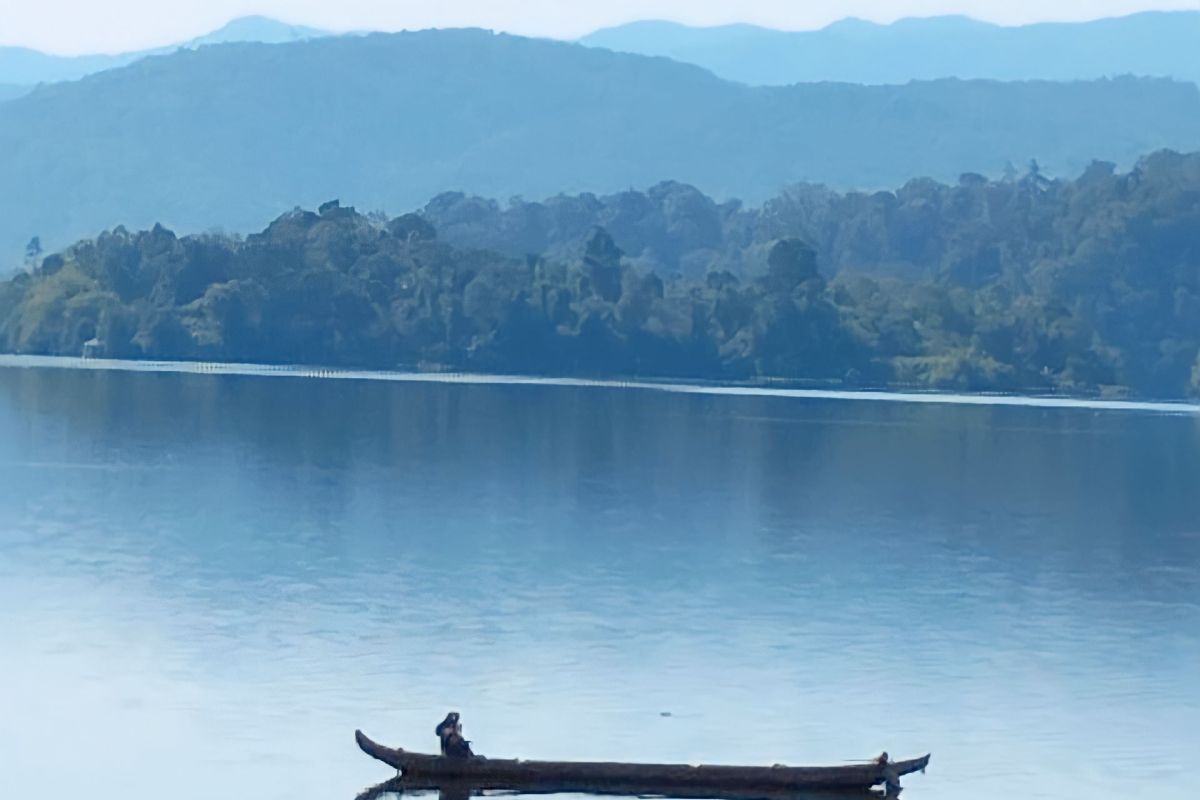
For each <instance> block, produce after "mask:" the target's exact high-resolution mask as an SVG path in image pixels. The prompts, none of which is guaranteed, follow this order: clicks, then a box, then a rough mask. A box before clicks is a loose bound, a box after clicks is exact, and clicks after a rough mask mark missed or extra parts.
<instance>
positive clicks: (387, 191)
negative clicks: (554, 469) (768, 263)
mask: <svg viewBox="0 0 1200 800" xmlns="http://www.w3.org/2000/svg"><path fill="white" fill-rule="evenodd" d="M1159 148H1172V149H1177V150H1193V149H1197V148H1200V90H1198V89H1197V87H1196V86H1195V85H1194V84H1187V83H1179V82H1172V81H1169V80H1164V79H1133V78H1126V79H1121V80H1105V81H1094V82H1078V83H1048V82H1027V83H998V82H987V81H980V82H967V81H959V80H944V81H933V82H917V83H912V84H909V85H905V86H873V87H872V86H855V85H848V84H833V83H825V84H803V85H797V86H793V87H786V88H751V87H746V86H742V85H739V84H736V83H731V82H728V81H724V80H721V79H719V78H717V77H715V76H713V75H712V74H711V73H709V72H707V71H705V70H702V69H700V68H698V67H693V66H690V65H685V64H680V63H677V62H673V61H670V60H667V59H661V58H647V57H643V56H636V55H628V54H622V53H614V52H611V51H608V50H603V49H594V48H587V47H581V46H579V45H576V44H570V43H564V42H555V41H550V40H544V39H526V38H521V37H516V36H508V35H494V34H491V33H488V32H485V31H479V30H447V31H424V32H416V33H402V34H372V35H367V36H355V37H329V38H320V39H314V40H311V41H305V42H297V43H292V44H281V45H264V44H247V43H236V44H225V45H219V46H213V47H205V48H201V49H198V50H191V49H185V50H180V51H178V52H174V53H171V54H169V55H165V56H156V57H151V58H145V59H142V60H140V61H138V62H135V63H134V64H131V65H129V66H127V67H123V68H120V69H114V70H108V71H106V72H102V73H99V74H96V75H92V76H89V77H87V78H84V79H82V80H79V81H73V82H67V83H59V84H51V85H46V86H43V87H40V88H39V89H37V90H35V91H34V92H32V93H31V94H29V95H27V96H25V97H21V98H18V99H16V100H11V101H9V102H7V103H4V104H3V105H0V185H3V186H4V187H5V192H4V193H3V195H2V199H0V253H4V254H13V253H18V252H19V251H20V249H21V248H23V246H24V245H25V243H26V242H28V241H29V240H30V238H31V237H32V236H34V235H38V236H40V237H41V238H42V241H43V243H44V244H45V246H46V247H48V248H49V247H53V246H58V245H61V244H64V243H66V242H68V241H71V240H73V239H76V238H79V237H83V236H92V235H95V234H96V233H97V232H99V231H100V230H101V229H104V228H107V227H111V226H115V225H117V224H125V225H129V226H149V225H153V224H154V223H155V222H162V223H164V224H167V225H170V226H172V227H174V228H175V229H177V230H180V231H181V232H186V231H196V230H204V229H207V228H209V227H212V226H225V227H226V228H228V229H232V230H249V229H254V228H256V227H259V226H261V225H262V224H264V223H265V222H266V221H268V220H270V219H272V218H274V217H275V216H276V215H278V214H279V213H280V212H281V211H283V210H286V209H289V208H292V207H294V206H296V205H298V204H299V205H310V206H315V205H316V204H317V203H320V202H322V201H324V200H327V199H330V198H333V197H338V198H341V199H342V200H343V201H345V202H347V203H353V204H355V205H357V206H359V207H361V208H365V209H368V210H370V209H381V210H386V211H388V212H390V213H397V212H400V211H404V210H408V209H411V208H415V207H417V206H419V205H420V204H422V203H424V202H425V201H426V200H427V199H428V198H429V197H431V196H433V195H436V194H438V193H440V192H443V191H447V190H462V191H466V192H472V193H478V194H482V195H487V196H492V197H501V198H506V197H510V196H512V195H525V196H527V197H530V198H541V197H546V196H551V195H555V194H557V193H559V192H572V193H573V192H581V191H594V192H612V191H619V190H623V189H626V188H630V187H645V186H649V185H652V184H654V183H657V182H658V181H660V180H664V179H670V180H679V181H685V182H688V183H692V184H694V185H696V186H697V187H699V188H700V189H701V190H703V191H705V192H707V193H709V194H712V195H714V196H716V197H718V198H720V199H727V198H731V197H736V198H740V199H742V200H744V201H747V202H750V203H757V202H759V201H761V200H763V199H765V198H766V197H768V196H770V195H772V194H774V193H776V192H778V191H779V190H780V189H781V188H782V187H784V186H786V185H788V184H791V183H794V182H800V181H812V182H824V183H828V184H830V185H832V186H834V187H839V188H850V187H854V188H868V189H871V188H879V187H888V186H893V185H900V184H902V183H904V182H905V181H907V180H908V179H910V178H912V177H914V176H929V177H932V178H936V179H942V180H947V181H951V182H953V181H956V180H957V179H958V176H959V175H960V174H961V173H963V172H968V171H973V172H980V173H985V174H988V175H991V176H996V175H999V174H1001V172H1002V171H1003V170H1004V169H1005V166H1006V162H1011V164H1013V165H1016V167H1017V168H1018V169H1020V170H1021V171H1022V172H1023V171H1024V170H1025V168H1026V165H1027V164H1028V163H1029V160H1030V159H1037V160H1038V162H1039V163H1040V164H1041V166H1042V168H1043V169H1044V170H1046V171H1047V173H1048V174H1058V175H1073V174H1078V173H1079V172H1080V171H1081V170H1082V169H1083V168H1084V167H1085V166H1086V165H1087V164H1088V163H1089V162H1090V161H1091V160H1092V159H1104V160H1109V161H1112V162H1115V163H1117V164H1118V165H1120V166H1128V165H1129V164H1131V163H1132V162H1133V161H1134V160H1135V159H1136V158H1137V157H1139V156H1141V155H1143V154H1145V153H1147V152H1150V151H1153V150H1157V149H1159Z"/></svg>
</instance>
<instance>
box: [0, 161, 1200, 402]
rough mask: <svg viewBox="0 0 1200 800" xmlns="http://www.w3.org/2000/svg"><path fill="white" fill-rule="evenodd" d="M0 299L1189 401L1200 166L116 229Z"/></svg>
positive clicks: (400, 356) (0, 344) (374, 345)
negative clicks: (744, 199)
mask: <svg viewBox="0 0 1200 800" xmlns="http://www.w3.org/2000/svg"><path fill="white" fill-rule="evenodd" d="M27 262H28V265H29V268H28V269H26V270H24V271H22V272H21V273H20V274H18V275H17V276H16V277H14V278H12V279H11V280H8V281H7V282H5V283H3V284H0V350H3V351H5V352H12V353H31V354H54V355H71V356H78V355H80V354H82V353H83V352H84V351H85V349H86V350H87V351H88V352H89V354H94V355H100V356H110V357H122V358H155V359H199V360H236V361H253V362H263V363H308V364H323V365H330V366H354V367H361V368H380V369H395V368H412V367H419V366H430V365H432V366H436V367H440V368H450V369H461V370H477V371H487V372H506V373H526V374H535V375H587V376H597V377H621V376H629V377H633V376H638V377H655V378H688V379H702V380H717V381H753V380H759V379H764V378H773V379H784V380H792V381H801V382H820V383H823V384H836V385H846V386H855V387H889V386H890V387H897V386H903V387H915V388H928V389H942V390H959V391H1002V392H1036V393H1068V394H1077V395H1103V396H1137V397H1153V398H1183V397H1188V396H1191V397H1196V396H1200V154H1179V153H1174V152H1169V151H1163V152H1159V153H1155V154H1153V155H1150V156H1147V157H1146V158H1143V159H1142V160H1141V161H1140V162H1139V163H1138V164H1137V165H1136V166H1135V167H1134V168H1132V169H1131V170H1129V171H1128V172H1123V173H1122V172H1118V171H1117V170H1116V169H1115V168H1114V167H1113V165H1112V164H1107V163H1095V164H1093V165H1092V166H1091V167H1090V168H1089V169H1087V170H1086V171H1085V172H1084V173H1083V174H1082V175H1081V176H1079V177H1078V178H1076V179H1074V180H1050V179H1047V178H1046V177H1045V176H1044V175H1042V174H1041V173H1040V172H1039V171H1038V170H1037V169H1036V165H1031V168H1029V169H1028V170H1027V171H1026V172H1025V174H1024V175H1022V176H1015V175H1014V176H1011V177H1009V178H1006V179H1004V180H997V181H992V180H988V179H986V178H984V177H982V176H979V175H973V174H967V175H963V176H962V177H961V178H960V180H959V181H958V183H957V184H956V185H945V184H940V183H937V182H934V181H930V180H913V181H910V182H909V183H908V184H906V185H905V186H903V187H901V188H900V189H898V190H896V191H894V192H875V193H854V192H851V193H838V192H834V191H831V190H828V189H825V188H822V187H819V186H798V187H795V188H793V189H791V190H789V191H787V192H785V193H783V194H781V195H779V196H778V197H776V198H774V199H772V200H770V201H768V202H766V203H765V204H763V205H762V206H761V207H757V208H745V207H743V206H742V205H741V204H739V203H737V202H727V203H718V202H716V201H714V200H712V199H710V198H708V197H706V196H705V195H703V194H702V193H701V192H699V191H698V190H696V189H694V188H692V187H690V186H687V185H683V184H678V183H663V184H659V185H657V186H654V187H652V188H650V189H648V190H646V191H628V192H623V193H619V194H615V195H610V196H603V197H601V196H595V195H588V194H585V195H578V196H559V197H556V198H551V199H548V200H546V201H543V202H527V201H525V200H522V199H519V198H514V199H512V200H510V201H508V203H507V204H501V203H498V202H496V201H493V200H487V199H483V198H477V197H470V196H466V195H463V194H457V193H448V194H443V195H441V196H439V197H436V198H434V199H433V200H432V201H430V203H429V204H428V205H427V206H426V207H425V208H424V209H422V210H421V211H419V212H417V213H410V214H405V215H402V216H399V217H396V218H392V219H389V218H387V217H386V216H384V215H381V214H361V213H359V212H357V211H355V210H354V209H353V208H348V207H342V206H341V205H340V204H338V203H337V202H330V203H327V204H325V205H323V206H322V207H321V208H320V209H318V210H317V211H315V212H313V211H304V210H299V209H297V210H294V211H292V212H289V213H286V214H284V215H283V216H281V217H279V218H278V219H276V220H275V221H274V222H272V223H271V224H270V225H269V226H268V227H267V228H266V229H265V230H263V231H262V232H260V233H255V234H252V235H249V236H245V237H241V236H230V235H217V234H204V235H192V236H184V237H179V236H176V235H175V234H174V233H172V232H171V231H169V230H167V229H165V228H163V227H162V226H156V227H155V228H154V229H152V230H148V231H140V232H130V231H126V230H125V229H123V228H117V229H115V230H113V231H108V232H106V233H104V234H102V235H100V236H99V237H97V238H95V239H92V240H86V241H81V242H79V243H77V244H75V245H73V246H71V247H69V248H67V249H65V250H64V251H62V252H60V253H54V254H51V255H45V254H43V253H42V252H41V245H40V242H39V241H37V240H36V239H35V240H34V241H31V242H30V247H29V249H28V251H27Z"/></svg>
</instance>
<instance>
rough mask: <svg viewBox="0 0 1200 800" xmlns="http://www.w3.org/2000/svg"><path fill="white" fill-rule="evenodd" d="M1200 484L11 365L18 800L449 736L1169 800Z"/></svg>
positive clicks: (851, 414) (1096, 462)
mask: <svg viewBox="0 0 1200 800" xmlns="http://www.w3.org/2000/svg"><path fill="white" fill-rule="evenodd" d="M1198 474H1200V428H1198V423H1197V420H1196V419H1195V418H1192V417H1181V416H1165V415H1158V414H1150V413H1103V412H1096V411H1093V410H1086V409H1085V410H1079V409H1072V410H1067V409H1041V408H1036V409H1022V408H1010V407H962V408H959V407H942V406H908V405H893V404H854V403H843V402H836V401H829V400H805V401H798V400H791V399H774V398H763V397H716V396H702V395H672V394H659V393H646V392H637V393H635V392H621V391H617V390H609V389H582V388H563V387H540V386H496V387H490V386H477V385H437V384H424V385H423V384H378V383H354V382H326V381H303V380H292V379H288V380H270V379H260V378H252V377H229V376H226V377H214V376H202V375H166V374H136V373H105V372H70V371H60V370H12V369H0V492H2V493H3V495H2V497H3V502H2V503H0V653H3V654H5V657H3V658H0V708H2V709H3V714H0V748H3V751H4V752H5V753H6V756H8V760H7V761H6V768H5V769H6V776H5V781H6V787H12V788H11V789H9V791H11V792H12V793H13V796H15V797H21V796H24V795H31V794H33V793H34V792H38V791H41V790H42V789H41V787H44V785H45V776H46V775H48V774H52V773H53V774H55V775H56V776H59V777H57V778H56V786H57V787H58V788H59V790H60V791H62V792H63V793H67V792H70V791H87V792H89V794H91V795H93V796H95V795H97V794H99V795H102V796H108V795H111V796H113V797H114V798H115V797H117V796H120V797H122V798H123V800H124V798H135V799H136V798H143V797H145V798H150V797H154V796H156V795H157V794H159V792H158V791H157V790H155V789H154V788H153V787H155V786H162V785H165V781H167V780H170V781H171V782H172V785H173V786H177V787H179V788H177V789H176V790H173V794H176V795H177V796H178V797H179V798H181V800H186V798H192V797H195V798H201V797H204V798H209V797H211V796H214V795H215V796H235V795H238V796H240V795H253V796H257V797H262V798H271V797H281V798H282V797H284V796H286V797H288V798H289V800H296V799H297V798H314V799H315V798H319V797H320V798H324V797H329V796H346V795H348V794H352V793H353V791H354V789H355V788H357V787H359V786H362V785H363V783H365V782H366V781H367V780H369V779H370V776H371V775H372V774H373V773H372V772H371V770H372V769H373V768H374V766H376V765H373V764H371V763H369V762H366V760H365V759H364V758H363V757H362V756H361V755H360V754H359V753H358V752H357V751H356V750H355V748H354V747H353V745H352V744H351V743H350V742H349V732H350V731H352V730H354V729H355V728H356V727H364V728H369V729H372V730H380V731H381V732H382V733H383V734H385V735H387V736H388V738H389V739H395V740H396V741H397V743H399V744H405V745H409V746H417V747H419V746H420V745H421V744H422V740H423V739H424V738H428V736H429V734H428V732H429V731H432V724H433V722H436V719H431V717H438V718H440V715H441V714H442V713H444V711H445V709H446V708H448V707H458V708H460V709H462V710H463V711H464V713H467V714H468V715H469V720H470V726H471V730H472V738H475V739H477V740H478V741H480V742H481V743H482V746H483V748H484V750H485V751H486V752H488V754H489V755H491V754H495V755H497V756H499V755H515V756H524V757H530V758H562V759H579V758H588V759H599V760H623V761H630V760H653V761H679V760H682V761H692V760H707V761H725V762H730V761H732V762H736V763H747V764H756V763H766V764H770V763H775V762H782V763H834V762H837V761H840V760H842V759H850V758H860V757H864V756H867V755H870V754H872V753H877V752H879V751H880V750H883V749H887V750H889V751H890V752H893V753H924V752H927V751H930V750H932V751H933V752H934V753H936V754H937V767H936V769H935V770H933V771H932V772H931V773H930V775H928V776H922V778H921V780H920V781H919V782H914V784H913V786H912V787H911V788H910V789H909V791H908V792H907V793H906V796H911V797H920V798H930V799H931V800H938V799H939V798H949V797H951V796H957V795H959V794H961V793H962V791H964V789H965V787H967V786H970V787H971V792H972V794H973V795H975V796H977V797H978V798H980V800H993V798H1000V797H1009V796H1014V795H1019V796H1022V797H1025V798H1040V797H1045V798H1061V797H1067V796H1080V795H1086V796H1088V797H1090V798H1094V799H1095V800H1107V798H1117V797H1126V796H1130V795H1135V794H1136V795H1142V794H1153V793H1157V794H1159V795H1164V796H1170V795H1171V794H1172V793H1176V794H1177V793H1178V791H1179V787H1180V786H1182V781H1183V777H1184V776H1185V775H1186V774H1188V773H1187V770H1186V768H1185V765H1186V764H1190V761H1191V753H1192V752H1193V751H1194V750H1195V749H1196V745H1197V744H1200V741H1198V738H1197V737H1198V734H1197V732H1196V729H1195V724H1194V720H1195V719H1197V718H1200V686H1198V685H1197V682H1196V681H1195V674H1194V669H1195V664H1197V663H1200V603H1198V601H1197V598H1198V597H1200V570H1198V569H1197V564H1198V563H1200V523H1198V522H1197V520H1200V492H1197V491H1196V490H1195V481H1196V476H1197V475H1198ZM13 653H16V654H19V655H18V656H17V657H15V658H14V657H11V656H10V655H9V654H13ZM663 711H669V712H671V716H669V717H664V716H661V712H663ZM564 725H567V726H568V729H569V730H570V731H572V735H571V736H563V735H562V734H561V731H562V730H563V726H564ZM748 732H753V734H752V735H751V734H749V733H748ZM46 741H55V742H57V743H58V746H59V752H61V751H68V752H71V753H72V757H71V759H70V761H71V769H69V770H64V769H63V765H62V763H61V757H60V756H58V755H56V754H55V753H52V752H50V751H49V750H48V749H47V748H46V747H45V745H44V743H45V742H46ZM1081 754H1085V755H1084V756H1081ZM181 763H186V764H187V766H188V770H189V774H188V780H187V781H186V783H185V784H180V783H179V782H178V772H179V765H180V764H181ZM1014 765H1015V766H1014ZM348 787H353V788H348Z"/></svg>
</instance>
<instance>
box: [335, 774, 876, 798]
mask: <svg viewBox="0 0 1200 800" xmlns="http://www.w3.org/2000/svg"><path fill="white" fill-rule="evenodd" d="M546 795H556V796H560V797H564V798H571V799H572V800H583V799H584V798H588V797H641V798H674V799H675V800H896V799H897V798H899V796H900V793H893V794H888V793H886V792H884V791H883V790H878V791H876V790H870V789H864V790H862V791H856V790H846V791H808V792H763V791H746V792H724V793H721V794H702V793H701V794H697V793H695V792H670V791H662V790H656V791H630V792H623V793H614V792H613V791H612V790H611V789H608V790H605V791H597V792H588V793H583V792H568V791H559V790H557V789H546V790H545V791H544V792H534V793H531V792H530V791H528V790H522V791H521V792H505V791H483V790H481V789H478V788H476V787H473V786H470V785H468V784H445V785H436V784H428V783H421V782H415V781H412V780H410V779H406V778H403V777H400V778H392V779H391V780H389V781H384V782H383V783H380V784H378V785H376V786H372V787H371V788H369V789H364V790H363V791H362V792H359V794H358V795H357V796H356V797H355V800H383V799H388V800H393V799H394V800H403V798H410V797H412V798H433V797H437V798H438V800H470V798H472V797H484V796H487V797H538V796H546Z"/></svg>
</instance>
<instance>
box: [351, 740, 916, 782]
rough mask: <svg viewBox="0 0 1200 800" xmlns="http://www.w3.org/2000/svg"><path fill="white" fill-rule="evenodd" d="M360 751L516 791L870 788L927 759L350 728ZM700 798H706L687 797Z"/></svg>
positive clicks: (423, 775) (427, 772)
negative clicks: (557, 757) (646, 757)
mask: <svg viewBox="0 0 1200 800" xmlns="http://www.w3.org/2000/svg"><path fill="white" fill-rule="evenodd" d="M354 738H355V740H356V741H357V742H358V746H359V748H361V749H362V751H363V752H364V753H366V754H367V755H369V756H371V757H372V758H375V759H378V760H379V761H382V762H383V763H385V764H387V765H388V766H389V767H392V768H393V769H396V770H398V771H400V772H401V773H403V775H404V777H405V778H406V779H410V780H412V779H416V780H423V781H445V782H460V783H469V784H471V785H473V786H475V787H476V788H479V789H504V790H509V791H519V790H522V789H530V790H534V789H536V788H538V787H562V788H559V789H558V791H564V792H565V791H573V792H574V791H592V792H601V793H602V792H604V790H606V789H609V790H617V789H622V788H627V787H638V788H640V787H656V788H657V789H658V791H646V792H638V793H639V794H664V793H667V792H666V791H664V790H670V791H672V792H676V793H677V792H680V791H690V792H697V791H709V792H721V791H722V790H725V791H730V792H745V791H754V790H761V791H766V792H788V791H801V790H808V789H869V788H871V787H873V786H878V785H880V784H883V783H885V782H886V781H887V780H888V779H889V778H890V779H891V780H892V782H895V781H896V780H897V779H898V778H899V777H900V776H902V775H908V774H910V773H913V772H920V771H924V769H925V767H926V766H927V765H928V764H929V756H928V755H926V756H922V757H921V758H914V759H909V760H907V761H893V762H891V763H890V764H888V765H887V766H884V765H882V764H876V763H871V762H868V763H862V764H846V765H843V766H834V767H785V766H774V767H734V766H694V765H690V764H623V763H616V762H601V761H590V762H589V761H521V760H518V759H506V758H483V757H480V756H476V757H475V758H466V759H460V758H446V757H444V756H437V755H427V754H424V753H412V752H409V751H407V750H401V749H399V748H392V747H386V746H384V745H381V744H378V743H376V742H374V741H372V740H371V739H369V738H368V737H367V736H366V735H365V734H364V733H363V732H362V731H355V732H354ZM692 796H704V795H692Z"/></svg>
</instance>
